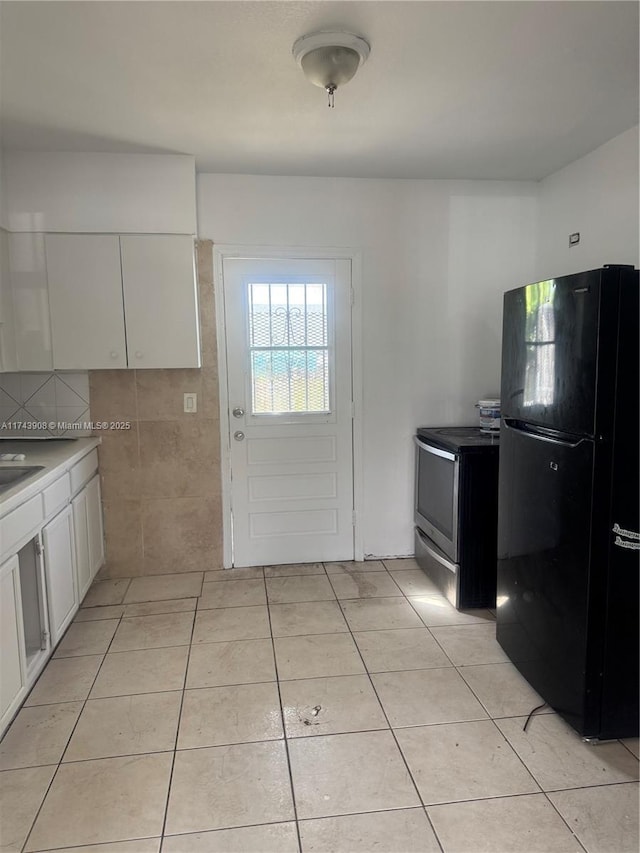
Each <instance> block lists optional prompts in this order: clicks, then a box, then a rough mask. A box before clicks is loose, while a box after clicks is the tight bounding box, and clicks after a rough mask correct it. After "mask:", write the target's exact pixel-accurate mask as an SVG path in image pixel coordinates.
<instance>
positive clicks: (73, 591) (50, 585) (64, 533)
mask: <svg viewBox="0 0 640 853" xmlns="http://www.w3.org/2000/svg"><path fill="white" fill-rule="evenodd" d="M42 539H43V542H44V567H45V576H46V580H47V601H48V604H49V630H50V631H51V642H52V644H53V645H55V644H56V643H57V642H58V640H59V639H60V637H61V636H62V634H63V632H64V630H65V628H66V627H67V625H68V624H69V622H70V621H71V619H72V617H73V614H74V613H75V611H76V609H77V604H78V592H77V586H76V569H75V554H74V545H73V520H72V507H71V506H67V507H66V508H65V509H63V510H62V512H61V513H59V514H58V515H57V516H56V517H55V518H54V519H53V521H50V522H49V524H47V526H46V527H45V528H44V530H43V531H42Z"/></svg>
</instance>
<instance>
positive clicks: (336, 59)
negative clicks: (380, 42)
mask: <svg viewBox="0 0 640 853" xmlns="http://www.w3.org/2000/svg"><path fill="white" fill-rule="evenodd" d="M370 51H371V48H370V46H369V44H368V43H367V42H366V41H365V40H364V39H363V38H361V37H360V36H355V35H353V34H352V33H338V32H327V33H313V34H311V35H308V36H302V38H299V39H298V40H297V41H296V43H295V44H294V45H293V50H292V53H293V57H294V59H295V61H296V62H297V63H298V65H299V66H300V68H302V71H303V72H304V75H305V77H306V78H307V80H308V81H309V82H310V83H313V85H314V86H320V88H321V89H324V90H325V91H326V93H327V97H328V99H329V106H330V107H333V106H334V99H333V96H334V93H335V91H336V89H337V88H338V86H344V84H345V83H348V82H349V80H351V78H352V77H353V76H354V74H355V73H356V71H357V70H358V68H359V67H360V66H361V65H362V64H363V62H366V60H367V57H368V56H369V53H370Z"/></svg>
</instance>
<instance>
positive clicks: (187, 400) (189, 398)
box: [184, 394, 198, 414]
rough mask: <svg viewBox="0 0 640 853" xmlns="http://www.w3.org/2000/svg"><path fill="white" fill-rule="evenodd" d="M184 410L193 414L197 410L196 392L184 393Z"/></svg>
mask: <svg viewBox="0 0 640 853" xmlns="http://www.w3.org/2000/svg"><path fill="white" fill-rule="evenodd" d="M184 410H185V412H188V413H189V414H193V413H194V412H197V411H198V395H197V394H185V395H184Z"/></svg>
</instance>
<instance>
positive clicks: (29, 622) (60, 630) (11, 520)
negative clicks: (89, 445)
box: [0, 450, 104, 846]
mask: <svg viewBox="0 0 640 853" xmlns="http://www.w3.org/2000/svg"><path fill="white" fill-rule="evenodd" d="M97 469H98V455H97V453H96V451H95V450H92V451H91V452H90V453H88V454H87V455H85V456H84V457H83V458H82V459H80V461H78V462H77V463H76V464H75V465H74V466H73V467H72V468H71V469H70V470H69V471H67V472H64V473H63V474H62V475H61V476H60V477H59V478H58V479H57V480H54V481H53V482H52V483H51V484H50V485H49V486H47V487H46V488H45V489H43V491H42V493H41V494H38V495H34V496H33V497H31V498H29V499H28V500H27V501H26V502H24V503H23V504H21V505H20V506H18V507H17V508H16V509H14V510H12V511H11V512H9V513H7V514H6V515H4V516H3V517H2V519H0V521H1V522H2V523H1V524H0V548H2V547H4V548H5V549H6V550H5V551H4V553H3V554H2V555H1V556H2V559H3V562H2V564H1V565H0V737H1V736H2V734H3V733H4V731H5V729H6V728H7V727H8V726H9V724H10V723H11V720H12V719H13V717H14V715H15V714H16V712H17V711H18V709H19V707H20V704H21V703H22V702H23V701H24V699H25V696H26V695H27V694H28V692H29V690H30V688H31V687H32V686H33V684H34V683H35V681H36V679H37V677H38V675H39V674H40V672H41V671H42V669H43V667H44V666H45V664H46V662H47V660H48V659H49V657H50V656H51V652H52V649H53V648H54V647H55V646H56V644H57V643H58V642H59V641H60V640H61V639H62V636H63V634H64V632H65V631H66V629H67V628H68V626H69V624H70V623H71V620H72V619H73V617H74V616H75V614H76V612H77V610H78V607H79V606H80V602H81V601H82V599H83V598H84V596H85V595H86V593H87V591H88V590H89V587H90V586H91V582H92V581H93V579H94V577H95V576H96V574H97V572H98V569H99V568H100V567H101V566H102V564H103V562H104V537H103V525H102V503H101V498H100V477H99V475H98V473H97ZM45 521H46V524H45V523H44V522H45ZM43 524H44V526H43ZM14 549H15V550H16V551H17V553H15V554H12V551H13V550H14ZM0 846H1V845H0Z"/></svg>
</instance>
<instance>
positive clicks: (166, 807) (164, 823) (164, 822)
mask: <svg viewBox="0 0 640 853" xmlns="http://www.w3.org/2000/svg"><path fill="white" fill-rule="evenodd" d="M200 591H201V592H202V586H201V587H200ZM195 629H196V617H195V611H194V617H193V622H192V624H191V642H190V643H189V651H188V653H187V660H186V664H185V668H184V678H183V680H182V691H181V695H180V707H179V709H178V717H177V725H176V736H175V740H174V744H173V758H172V760H171V768H170V770H169V784H168V785H167V796H166V799H165V804H164V816H163V819H162V827H161V829H160V847H159V851H161V850H162V848H163V846H164V834H165V829H166V827H167V819H168V817H169V802H170V801H171V786H172V784H173V773H174V770H175V766H176V757H177V755H178V740H179V738H180V727H181V725H182V710H183V708H184V694H185V691H186V689H187V679H188V677H189V663H190V661H191V649H192V648H193V634H194V632H195Z"/></svg>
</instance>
